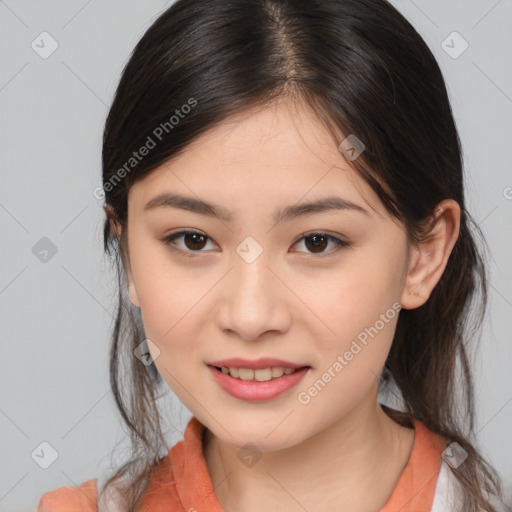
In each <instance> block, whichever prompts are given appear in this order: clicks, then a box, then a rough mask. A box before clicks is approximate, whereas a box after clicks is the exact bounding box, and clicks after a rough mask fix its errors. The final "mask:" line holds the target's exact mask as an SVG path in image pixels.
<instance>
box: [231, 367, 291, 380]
mask: <svg viewBox="0 0 512 512" xmlns="http://www.w3.org/2000/svg"><path fill="white" fill-rule="evenodd" d="M221 371H222V373H225V374H229V375H231V377H233V378H235V379H241V380H246V381H249V380H256V381H258V382H265V381H269V380H272V379H277V378H279V377H282V376H283V375H290V374H291V373H293V372H294V371H295V369H294V368H283V367H282V366H273V367H272V368H259V369H257V370H253V369H252V368H235V367H231V366H230V367H229V368H226V367H225V366H222V367H221Z"/></svg>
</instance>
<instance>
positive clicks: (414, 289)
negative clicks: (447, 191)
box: [400, 199, 460, 309]
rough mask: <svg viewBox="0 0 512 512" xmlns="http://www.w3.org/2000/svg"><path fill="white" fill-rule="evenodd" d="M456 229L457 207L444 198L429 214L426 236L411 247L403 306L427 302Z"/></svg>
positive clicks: (411, 307)
mask: <svg viewBox="0 0 512 512" xmlns="http://www.w3.org/2000/svg"><path fill="white" fill-rule="evenodd" d="M459 230H460V206H459V204H458V203H457V202H456V201H454V200H453V199H444V200H443V201H441V202H440V203H439V204H438V205H437V206H436V208H435V210H434V213H433V215H432V216H431V217H430V229H429V232H428V233H427V234H426V235H425V239H424V240H423V241H422V242H420V243H418V244H415V245H414V247H412V248H411V253H410V256H409V263H408V271H407V277H406V279H405V282H404V288H403V291H402V298H401V301H400V302H401V304H402V307H403V308H404V309H415V308H418V307H420V306H422V305H423V304H425V302H427V300H428V298H429V297H430V294H431V293H432V290H433V289H434V287H435V286H436V284H437V283H438V282H439V280H440V279H441V276H442V275H443V272H444V270H445V268H446V265H447V263H448V259H449V257H450V254H451V252H452V249H453V247H454V246H455V242H456V241H457V238H458V237H459Z"/></svg>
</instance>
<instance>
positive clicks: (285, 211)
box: [144, 193, 371, 224]
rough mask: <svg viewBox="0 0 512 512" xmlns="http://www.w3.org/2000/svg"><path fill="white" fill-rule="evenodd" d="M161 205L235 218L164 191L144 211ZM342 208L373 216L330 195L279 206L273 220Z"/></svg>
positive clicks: (228, 219)
mask: <svg viewBox="0 0 512 512" xmlns="http://www.w3.org/2000/svg"><path fill="white" fill-rule="evenodd" d="M159 207H168V208H178V209H180V210H187V211H190V212H193V213H197V214H199V215H206V216H208V217H214V218H217V219H220V220H222V221H225V222H231V221H232V220H233V218H234V213H233V212H232V211H231V210H228V209H227V208H225V207H224V206H220V205H216V204H213V203H208V202H206V201H203V200H202V199H197V198H195V197H188V196H182V195H179V194H169V193H162V194H159V195H158V196H156V197H154V198H153V199H151V200H150V201H149V202H148V203H147V204H146V206H144V213H145V212H147V211H150V210H154V209H155V208H159ZM340 210H341V211H355V212H359V213H363V214H365V215H368V216H371V214H370V212H368V211H367V210H365V209H364V208H363V207H362V206H359V205H358V204H355V203H353V202H352V201H349V200H347V199H343V198H341V197H336V196H328V197H324V198H322V199H318V200H316V201H312V202H308V203H299V204H295V205H291V206H286V207H285V208H281V209H279V208H278V209H277V210H275V212H274V215H273V220H274V223H275V224H280V223H282V222H286V221H290V220H292V219H296V218H298V217H305V216H309V215H313V214H315V213H321V212H327V211H340Z"/></svg>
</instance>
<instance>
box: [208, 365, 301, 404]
mask: <svg viewBox="0 0 512 512" xmlns="http://www.w3.org/2000/svg"><path fill="white" fill-rule="evenodd" d="M208 368H209V369H210V372H211V373H212V375H213V378H214V379H215V380H216V381H217V384H219V386H220V387H221V388H222V389H223V390H224V391H226V392H227V393H229V394H230V395H231V396H234V397H235V398H239V399H240V400H246V401H248V402H261V401H264V400H270V399H272V398H275V397H277V396H279V395H280V394H282V393H284V392H285V391H288V390H289V389H291V388H292V387H293V386H295V385H296V384H298V383H299V381H300V380H301V379H302V378H303V377H304V375H306V373H307V372H308V370H309V367H306V368H301V369H299V370H296V371H295V372H293V373H290V375H283V376H282V377H279V378H277V379H272V380H267V381H263V382H259V381H255V380H254V381H247V380H240V379H235V378H233V377H231V375H229V374H226V373H222V371H220V370H217V369H216V368H215V367H214V366H208Z"/></svg>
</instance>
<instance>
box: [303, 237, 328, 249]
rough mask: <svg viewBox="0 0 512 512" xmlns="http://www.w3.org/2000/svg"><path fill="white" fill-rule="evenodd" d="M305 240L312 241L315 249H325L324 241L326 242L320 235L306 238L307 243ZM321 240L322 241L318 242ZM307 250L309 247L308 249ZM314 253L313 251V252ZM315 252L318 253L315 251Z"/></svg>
mask: <svg viewBox="0 0 512 512" xmlns="http://www.w3.org/2000/svg"><path fill="white" fill-rule="evenodd" d="M307 240H313V247H314V248H315V249H318V248H320V249H324V248H325V240H326V237H325V236H321V235H312V236H308V237H307V238H306V243H307ZM320 240H322V241H320ZM308 248H309V247H308ZM313 252H315V251H313ZM316 252H320V251H316Z"/></svg>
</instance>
